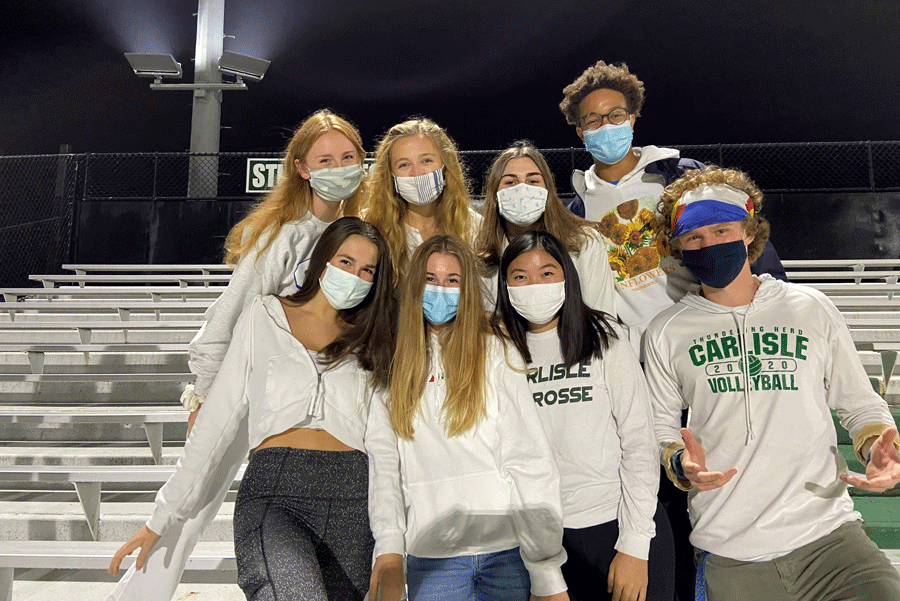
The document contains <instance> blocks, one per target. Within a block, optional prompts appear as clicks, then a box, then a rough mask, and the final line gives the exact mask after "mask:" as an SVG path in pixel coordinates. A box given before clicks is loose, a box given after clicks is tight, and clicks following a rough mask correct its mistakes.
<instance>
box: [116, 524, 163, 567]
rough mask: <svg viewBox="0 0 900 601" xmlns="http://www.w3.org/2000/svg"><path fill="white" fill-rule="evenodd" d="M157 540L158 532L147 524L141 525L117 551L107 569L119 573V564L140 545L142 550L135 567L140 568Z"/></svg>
mask: <svg viewBox="0 0 900 601" xmlns="http://www.w3.org/2000/svg"><path fill="white" fill-rule="evenodd" d="M157 541H159V535H158V534H157V533H155V532H154V531H153V530H150V528H147V525H146V524H145V525H143V526H141V529H140V530H138V531H137V532H135V533H134V536H132V537H131V538H129V539H128V542H127V543H125V544H124V545H122V546H121V547H120V548H119V550H118V551H116V554H115V555H113V558H112V561H111V562H109V569H108V570H107V571H108V572H109V573H110V574H113V575H116V574H118V573H119V565H120V564H121V563H122V560H123V559H125V557H126V556H128V555H131V552H132V551H134V550H135V549H137V548H138V547H140V548H141V552H140V553H138V556H137V560H136V561H135V566H134V567H135V568H136V569H138V570H140V569H141V568H143V567H144V562H145V561H147V555H149V554H150V550H151V549H153V545H155V544H156V543H157Z"/></svg>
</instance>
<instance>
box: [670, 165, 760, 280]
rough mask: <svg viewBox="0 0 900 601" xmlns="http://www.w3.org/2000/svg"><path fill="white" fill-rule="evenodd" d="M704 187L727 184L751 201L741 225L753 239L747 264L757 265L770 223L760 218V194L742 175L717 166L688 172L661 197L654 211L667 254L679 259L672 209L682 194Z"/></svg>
mask: <svg viewBox="0 0 900 601" xmlns="http://www.w3.org/2000/svg"><path fill="white" fill-rule="evenodd" d="M703 184H708V185H714V184H728V185H729V186H731V187H733V188H737V189H738V190H742V191H744V192H746V193H747V195H748V196H749V197H750V198H752V199H753V207H754V209H755V210H754V212H753V215H748V216H747V217H746V218H745V219H744V220H743V221H742V222H741V225H743V226H744V231H745V232H747V233H748V234H750V235H751V236H753V241H752V242H751V243H750V244H749V245H748V246H747V257H748V258H749V259H750V262H751V263H753V262H754V261H756V260H757V259H758V258H759V256H760V255H761V254H762V252H763V247H764V246H765V245H766V241H767V240H768V239H769V222H768V221H766V218H765V217H763V216H762V215H760V213H759V211H760V209H762V201H763V193H762V190H760V189H759V188H758V187H757V186H756V184H754V183H753V180H751V179H750V176H748V175H747V174H746V173H744V172H743V171H738V170H737V169H723V168H722V167H719V166H718V165H707V166H706V168H704V169H703V170H702V171H698V170H697V169H688V170H687V171H685V172H684V175H682V176H681V177H680V178H678V179H677V180H675V181H674V182H672V183H671V184H669V185H668V186H667V187H666V189H665V191H663V193H662V196H660V197H659V203H658V204H657V205H656V210H657V212H658V213H659V216H660V223H661V224H662V232H663V234H665V235H666V237H667V238H668V239H669V250H670V252H671V253H672V256H673V257H675V258H676V259H680V258H681V248H680V245H679V244H677V243H673V242H675V241H674V240H673V239H671V237H670V236H671V233H672V207H674V206H675V203H676V202H678V200H679V199H680V198H681V197H682V196H683V195H684V193H685V192H690V191H691V190H696V189H697V188H699V187H700V186H702V185H703Z"/></svg>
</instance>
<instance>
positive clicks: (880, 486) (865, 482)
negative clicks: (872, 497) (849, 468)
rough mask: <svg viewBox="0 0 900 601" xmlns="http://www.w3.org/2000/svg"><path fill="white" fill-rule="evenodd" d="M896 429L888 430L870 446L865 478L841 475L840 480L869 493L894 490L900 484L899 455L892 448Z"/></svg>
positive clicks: (894, 448)
mask: <svg viewBox="0 0 900 601" xmlns="http://www.w3.org/2000/svg"><path fill="white" fill-rule="evenodd" d="M895 436H897V428H888V429H887V430H885V431H884V432H882V433H881V436H879V437H878V439H877V440H876V441H875V442H874V443H873V444H872V447H871V449H870V451H871V453H872V457H871V459H870V460H869V465H867V466H866V477H865V478H860V477H858V476H849V475H847V474H844V475H842V476H841V477H840V478H841V480H843V481H844V482H846V483H847V484H850V485H852V486H855V487H856V488H861V489H863V490H868V491H871V492H884V491H886V490H888V489H891V488H894V486H896V485H897V483H898V482H900V454H898V453H897V449H896V447H894V443H893V440H894V437H895Z"/></svg>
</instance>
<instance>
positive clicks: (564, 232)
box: [475, 140, 594, 267]
mask: <svg viewBox="0 0 900 601" xmlns="http://www.w3.org/2000/svg"><path fill="white" fill-rule="evenodd" d="M523 157H524V158H529V159H531V160H532V161H534V164H535V165H537V168H538V171H540V172H541V177H542V178H543V179H544V184H545V185H546V186H547V206H546V208H545V209H544V214H543V215H541V217H540V219H539V220H538V224H539V227H538V228H537V229H541V230H545V231H547V232H549V233H551V234H553V237H554V238H556V239H557V240H559V241H560V242H562V244H563V246H565V247H566V251H568V253H569V254H570V255H577V254H578V253H580V252H581V250H582V249H583V248H584V246H585V244H587V242H588V235H587V231H588V230H589V229H590V228H591V227H592V226H593V225H594V224H592V223H591V222H590V221H585V220H584V219H582V218H581V217H578V216H577V215H575V214H574V213H572V212H571V211H570V210H568V209H567V208H566V207H564V206H563V204H562V202H561V201H560V200H559V196H558V195H557V194H556V183H555V182H554V181H553V172H552V171H550V166H549V165H548V164H547V160H546V159H545V158H544V155H543V154H541V153H540V151H538V149H537V148H535V147H534V145H533V144H532V143H531V142H529V141H527V140H519V141H517V142H515V143H513V145H512V146H510V147H509V148H507V149H506V150H504V151H503V152H501V153H500V154H498V155H497V158H495V159H494V162H493V163H491V167H490V170H489V171H488V176H487V180H486V181H485V184H484V204H483V205H482V207H481V218H482V219H481V228H480V229H479V230H478V238H477V239H476V241H475V253H476V254H477V255H478V258H479V259H481V261H482V262H483V263H484V264H485V265H487V266H489V267H496V266H498V265H500V256H501V255H502V254H503V248H504V247H505V245H506V244H507V243H509V242H512V240H510V239H509V236H508V235H507V231H506V219H504V218H503V216H502V215H500V208H499V206H498V203H497V190H499V189H500V180H501V179H502V178H503V172H504V171H505V170H506V165H507V164H508V163H509V162H510V161H511V160H512V159H518V158H523Z"/></svg>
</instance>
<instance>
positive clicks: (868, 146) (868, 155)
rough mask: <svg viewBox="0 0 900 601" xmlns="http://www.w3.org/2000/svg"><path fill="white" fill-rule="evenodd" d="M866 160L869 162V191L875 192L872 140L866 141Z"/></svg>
mask: <svg viewBox="0 0 900 601" xmlns="http://www.w3.org/2000/svg"><path fill="white" fill-rule="evenodd" d="M866 158H867V159H868V161H869V190H871V191H872V192H874V191H875V166H874V164H873V161H872V140H866Z"/></svg>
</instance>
